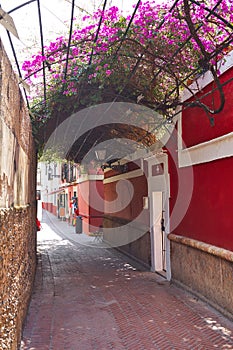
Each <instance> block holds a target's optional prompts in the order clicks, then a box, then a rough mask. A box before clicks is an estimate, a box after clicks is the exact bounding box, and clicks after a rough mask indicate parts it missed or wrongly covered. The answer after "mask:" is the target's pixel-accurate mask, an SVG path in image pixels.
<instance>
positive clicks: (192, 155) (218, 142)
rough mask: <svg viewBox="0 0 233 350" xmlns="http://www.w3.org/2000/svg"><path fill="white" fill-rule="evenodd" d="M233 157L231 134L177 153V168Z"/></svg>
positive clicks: (232, 137) (232, 138)
mask: <svg viewBox="0 0 233 350" xmlns="http://www.w3.org/2000/svg"><path fill="white" fill-rule="evenodd" d="M232 156H233V132H231V133H229V134H226V135H224V136H220V137H217V138H215V139H213V140H210V141H207V142H203V143H200V144H198V145H195V146H192V147H189V148H186V149H180V150H179V151H178V159H179V167H180V168H183V167H187V166H191V165H195V164H201V163H207V162H211V161H214V160H216V159H222V158H227V157H232Z"/></svg>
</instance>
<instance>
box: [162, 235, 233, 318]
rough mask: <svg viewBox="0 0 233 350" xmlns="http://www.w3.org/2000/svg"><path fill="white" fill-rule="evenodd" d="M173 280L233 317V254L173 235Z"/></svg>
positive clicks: (171, 236) (171, 237) (171, 238)
mask: <svg viewBox="0 0 233 350" xmlns="http://www.w3.org/2000/svg"><path fill="white" fill-rule="evenodd" d="M169 238H170V240H171V267H172V280H173V281H174V282H176V283H178V284H181V285H182V286H183V287H185V288H186V289H188V290H189V291H191V292H192V293H194V294H196V295H198V296H199V297H200V298H201V299H205V301H207V302H208V303H209V304H211V305H212V306H214V307H215V308H216V309H218V310H219V311H221V312H222V313H224V314H226V316H228V317H229V318H231V319H233V293H232V291H233V278H232V276H233V253H232V252H231V251H229V250H226V249H222V248H218V247H215V246H211V245H209V244H207V243H203V242H199V241H196V240H193V239H190V238H186V237H182V236H177V235H174V234H170V235H169Z"/></svg>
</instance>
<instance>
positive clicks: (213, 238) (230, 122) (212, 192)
mask: <svg viewBox="0 0 233 350" xmlns="http://www.w3.org/2000/svg"><path fill="white" fill-rule="evenodd" d="M232 74H233V70H231V75H232ZM229 77H230V72H229V71H228V72H227V73H225V75H224V76H223V77H222V79H224V80H226V79H229ZM232 84H233V82H231V83H230V84H228V85H226V86H225V87H224V90H225V97H226V106H225V108H224V110H223V112H221V113H220V114H218V115H216V117H215V126H214V127H211V126H210V123H209V121H208V118H207V116H206V114H205V112H204V111H203V110H202V109H200V108H193V109H192V108H189V109H186V110H185V111H184V112H183V138H184V140H185V143H186V144H187V145H194V144H197V143H200V142H203V141H207V140H210V139H211V138H215V137H218V136H221V135H224V134H226V133H229V132H232V131H233V108H232V89H233V85H232ZM208 88H209V89H210V88H211V86H209V87H208ZM208 88H205V89H204V92H206V91H207V89H208ZM210 98H211V96H210V97H208V99H210ZM168 148H169V149H170V150H172V151H171V153H172V157H171V155H169V173H170V178H171V198H170V209H171V213H170V214H172V211H173V209H174V206H177V205H178V206H179V205H180V206H182V198H183V199H185V191H183V197H182V196H181V199H180V203H177V193H178V191H180V190H182V189H179V185H178V178H179V179H181V178H182V179H185V178H186V177H187V179H186V180H187V184H188V181H189V178H188V176H187V173H188V171H189V170H190V169H189V168H181V169H178V166H177V154H176V151H175V150H176V149H177V146H176V136H175V135H173V137H172V138H171V139H170V140H169V145H168ZM193 176H194V188H193V193H192V198H191V202H190V205H189V207H188V210H187V213H186V215H185V216H184V218H183V220H182V221H181V222H180V224H179V225H178V226H177V227H176V228H175V229H174V231H173V233H175V234H178V235H182V236H186V237H190V238H193V239H197V240H199V241H202V242H206V243H209V244H212V245H215V246H218V247H222V248H225V249H228V250H231V251H233V215H232V198H233V157H229V158H224V159H220V160H216V161H212V162H208V163H204V164H198V165H194V166H193Z"/></svg>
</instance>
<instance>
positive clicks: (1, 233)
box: [0, 42, 36, 350]
mask: <svg viewBox="0 0 233 350" xmlns="http://www.w3.org/2000/svg"><path fill="white" fill-rule="evenodd" d="M35 169H36V156H35V150H34V144H33V139H32V132H31V124H30V117H29V114H28V111H27V108H26V106H25V102H24V100H23V97H22V94H21V92H20V89H19V84H18V81H17V78H16V76H15V74H14V72H13V70H12V67H11V65H10V63H9V60H8V58H7V56H6V54H5V52H4V49H3V47H2V45H1V42H0V301H1V303H0V330H1V331H0V349H7V350H15V349H17V347H18V345H19V342H20V337H21V332H22V327H23V322H24V319H25V315H26V311H27V307H28V303H29V300H30V295H31V290H32V285H33V280H34V273H35V266H36V225H35V215H36V201H35Z"/></svg>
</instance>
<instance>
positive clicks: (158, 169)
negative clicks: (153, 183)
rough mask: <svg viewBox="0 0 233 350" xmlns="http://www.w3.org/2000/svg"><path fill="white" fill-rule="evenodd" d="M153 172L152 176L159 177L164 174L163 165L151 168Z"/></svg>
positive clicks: (155, 165)
mask: <svg viewBox="0 0 233 350" xmlns="http://www.w3.org/2000/svg"><path fill="white" fill-rule="evenodd" d="M151 170H152V176H158V175H163V174H164V165H163V163H159V164H154V165H152V167H151Z"/></svg>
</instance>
